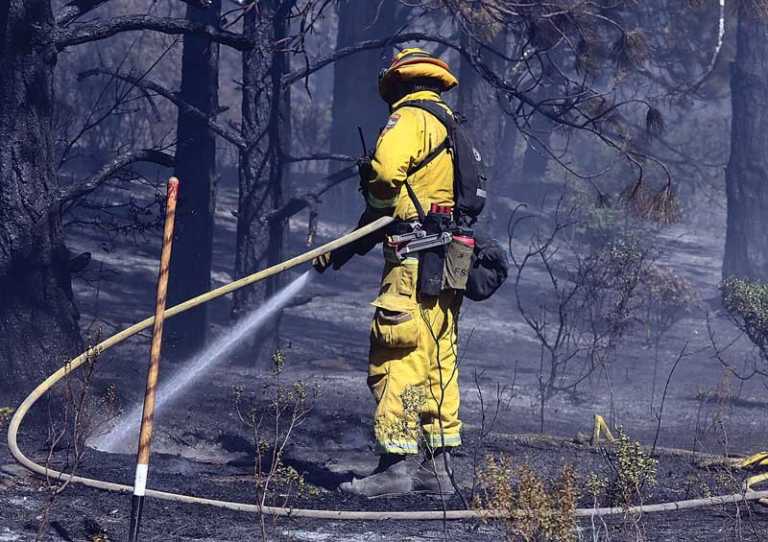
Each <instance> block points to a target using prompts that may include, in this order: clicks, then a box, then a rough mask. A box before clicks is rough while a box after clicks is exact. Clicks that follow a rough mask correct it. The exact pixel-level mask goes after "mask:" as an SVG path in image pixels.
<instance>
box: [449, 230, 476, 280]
mask: <svg viewBox="0 0 768 542" xmlns="http://www.w3.org/2000/svg"><path fill="white" fill-rule="evenodd" d="M474 252H475V247H474V240H473V239H471V238H463V237H458V236H454V238H453V241H451V243H450V244H449V245H448V246H446V247H445V267H444V270H443V289H444V290H447V289H450V290H465V289H466V288H467V277H468V276H469V270H470V269H471V268H472V255H473V254H474Z"/></svg>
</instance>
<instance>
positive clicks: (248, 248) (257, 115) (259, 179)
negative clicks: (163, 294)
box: [233, 0, 293, 345]
mask: <svg viewBox="0 0 768 542" xmlns="http://www.w3.org/2000/svg"><path fill="white" fill-rule="evenodd" d="M292 5H293V2H292V1H283V2H280V1H277V0H271V1H266V2H263V3H262V4H261V5H260V7H259V10H258V13H257V12H256V11H257V10H255V9H252V10H250V11H249V12H248V13H247V14H246V16H245V19H244V33H245V35H246V36H247V37H249V38H250V39H253V40H254V42H255V43H256V47H254V48H253V49H252V50H249V51H245V52H244V53H243V104H242V108H243V115H242V118H243V121H242V135H243V138H244V139H245V140H246V141H247V142H249V148H248V149H247V150H244V151H242V152H241V153H240V161H239V162H240V163H239V174H240V175H239V176H240V186H239V195H238V215H237V234H236V235H237V238H236V241H237V248H236V255H235V276H236V277H237V278H240V277H243V276H246V275H249V274H251V273H253V272H255V271H257V270H259V269H264V268H266V267H268V266H270V265H273V264H276V263H279V262H280V261H281V259H282V254H283V242H284V238H285V233H286V232H285V230H286V221H285V220H283V221H272V222H267V221H265V220H264V216H265V215H266V214H267V213H268V212H269V211H270V210H272V209H276V208H278V207H280V206H281V205H282V204H283V190H284V187H283V176H284V164H285V161H284V156H283V143H284V142H283V139H284V137H285V132H284V130H285V127H286V126H285V123H284V121H285V119H284V118H282V117H283V113H285V109H286V107H287V105H286V102H287V95H286V94H285V93H284V91H283V89H282V87H281V79H282V75H283V74H284V73H286V72H287V70H288V58H287V53H286V52H282V51H278V50H276V49H275V48H276V47H279V45H276V43H277V42H278V41H279V40H280V39H282V38H283V37H285V36H286V35H287V32H288V15H289V13H290V9H291V6H292ZM286 118H287V117H286ZM278 287H279V282H278V277H274V278H272V279H269V280H267V281H265V282H262V283H259V284H256V285H254V286H251V287H247V288H243V289H241V290H238V291H237V292H235V294H234V306H233V316H234V317H235V318H238V317H240V316H241V315H242V314H243V313H245V312H246V311H248V310H249V309H252V308H253V307H255V306H257V305H258V304H260V303H262V302H263V301H264V300H265V299H267V298H269V297H270V296H271V295H272V294H274V292H275V291H276V290H277V289H278ZM278 321H279V318H276V319H275V320H273V322H272V323H271V325H268V326H266V327H265V328H263V329H262V330H261V331H260V332H259V334H258V336H257V337H256V341H255V344H258V345H262V344H263V343H264V342H265V341H264V340H263V339H264V338H266V337H274V338H276V335H277V322H278Z"/></svg>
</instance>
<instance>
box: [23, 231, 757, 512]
mask: <svg viewBox="0 0 768 542" xmlns="http://www.w3.org/2000/svg"><path fill="white" fill-rule="evenodd" d="M390 222H392V218H390V217H383V218H380V219H378V220H376V221H375V222H372V223H371V224H368V225H367V226H364V227H363V228H360V229H358V230H355V231H354V232H352V233H349V234H347V235H345V236H343V237H340V238H339V239H336V240H335V241H332V242H330V243H327V244H325V245H323V246H321V247H318V248H316V249H313V250H310V251H309V252H306V253H304V254H301V255H299V256H296V257H294V258H292V259H290V260H287V261H285V262H283V263H281V264H278V265H275V266H272V267H270V268H268V269H265V270H263V271H259V272H257V273H254V274H252V275H249V276H247V277H244V278H242V279H239V280H236V281H234V282H230V283H229V284H226V285H224V286H222V287H220V288H217V289H215V290H211V291H210V292H207V293H205V294H202V295H199V296H197V297H194V298H192V299H189V300H187V301H185V302H183V303H181V304H179V305H176V306H174V307H171V308H169V309H166V311H165V317H166V318H170V317H172V316H175V315H177V314H180V313H182V312H184V311H187V310H190V309H192V308H194V307H197V306H198V305H202V304H203V303H207V302H209V301H211V300H213V299H216V298H219V297H221V296H223V295H226V294H228V293H231V292H234V291H235V290H238V289H240V288H243V287H244V286H248V285H250V284H254V283H256V282H259V281H261V280H264V279H266V278H268V277H271V276H273V275H276V274H278V273H282V272H283V271H287V270H288V269H291V268H292V267H295V266H297V265H301V264H303V263H306V262H309V261H311V260H313V259H314V258H316V257H318V256H320V255H322V254H325V253H326V252H329V251H332V250H336V249H338V248H341V247H343V246H346V245H348V244H350V243H352V242H354V241H357V240H358V239H360V238H362V237H364V236H366V235H368V234H369V233H373V232H375V231H377V230H380V229H381V228H383V227H384V226H386V225H387V224H389V223H390ZM153 323H154V317H150V318H147V319H145V320H142V321H141V322H139V323H137V324H134V325H132V326H131V327H129V328H127V329H124V330H123V331H121V332H119V333H117V334H115V335H113V336H111V337H109V338H108V339H106V340H104V341H102V342H101V343H99V344H97V345H96V346H93V347H91V348H89V349H88V350H87V351H85V352H83V353H82V354H80V355H79V356H77V357H76V358H74V359H72V360H71V361H69V362H68V363H66V364H65V365H64V366H63V367H61V368H60V369H59V370H57V371H56V372H54V373H53V374H51V375H50V376H49V377H48V378H46V379H45V380H44V381H43V382H42V383H41V384H39V385H38V386H37V387H36V388H35V389H34V390H33V391H32V392H31V393H30V394H29V395H28V396H27V398H26V399H24V401H23V402H22V403H21V405H19V407H18V408H17V409H16V411H15V412H14V415H13V418H11V421H10V424H9V426H8V447H9V449H10V450H11V453H12V454H13V457H14V458H15V459H16V461H18V462H19V463H20V464H21V465H22V466H24V467H25V468H27V469H29V470H30V471H32V472H34V473H37V474H40V475H42V476H46V477H52V478H57V479H59V480H62V481H67V480H68V481H71V482H75V483H78V484H83V485H85V486H88V487H93V488H96V489H102V490H106V491H116V492H118V493H132V491H133V487H132V486H128V485H124V484H117V483H114V482H106V481H103V480H96V479H93V478H86V477H84V476H74V475H71V474H67V473H64V472H61V471H57V470H53V469H50V468H48V467H45V466H43V465H40V464H38V463H35V462H34V461H32V460H31V459H29V458H28V457H27V456H25V455H24V453H23V452H22V451H21V449H19V445H18V432H19V428H20V427H21V423H22V421H23V420H24V417H25V416H26V415H27V413H28V412H29V409H30V408H32V406H33V405H34V404H35V403H36V402H37V401H38V400H39V399H40V398H41V397H42V396H43V395H44V394H45V393H46V392H47V391H48V390H50V389H51V388H52V387H53V386H54V385H55V384H56V383H57V382H59V381H60V380H62V379H63V378H65V377H66V376H67V375H69V374H70V373H71V372H72V371H74V370H75V369H77V368H78V367H80V366H82V365H83V364H84V363H86V361H88V360H89V359H97V356H98V355H99V354H101V353H102V352H104V351H106V350H108V349H109V348H112V347H113V346H115V345H117V344H119V343H121V342H123V341H125V340H126V339H128V338H129V337H132V336H133V335H136V334H137V333H139V332H140V331H143V330H145V329H147V328H148V327H150V326H152V325H153ZM146 495H147V497H155V498H157V499H163V500H168V501H175V502H183V503H189V504H205V505H209V506H216V507H218V508H226V509H229V510H239V511H243V512H251V513H262V514H268V515H274V516H285V517H303V518H311V519H325V520H366V521H370V520H387V519H399V520H428V521H429V520H431V521H440V520H466V519H481V518H501V517H506V516H508V515H509V512H506V511H498V510H449V511H446V512H442V511H440V510H434V511H408V512H379V511H376V512H365V511H351V510H309V509H301V508H284V507H276V506H260V505H258V504H249V503H242V502H232V501H222V500H217V499H206V498H204V497H194V496H191V495H182V494H179V493H170V492H166V491H157V490H152V489H147V491H146ZM763 498H768V491H754V490H752V489H751V488H750V487H745V490H744V492H742V493H735V494H732V495H720V496H715V497H708V498H703V499H690V500H683V501H675V502H668V503H660V504H650V505H643V506H634V507H630V508H623V507H606V508H580V509H578V510H577V511H576V515H577V516H578V517H590V516H609V515H621V514H639V513H652V512H669V511H677V510H687V509H691V508H701V507H705V506H717V505H724V504H732V503H740V502H746V501H753V500H759V499H763Z"/></svg>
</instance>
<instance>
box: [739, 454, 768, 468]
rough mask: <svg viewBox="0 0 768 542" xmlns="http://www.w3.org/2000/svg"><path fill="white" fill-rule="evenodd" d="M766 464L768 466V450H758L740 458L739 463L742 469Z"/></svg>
mask: <svg viewBox="0 0 768 542" xmlns="http://www.w3.org/2000/svg"><path fill="white" fill-rule="evenodd" d="M765 466H768V452H757V453H756V454H752V455H750V456H749V457H745V458H744V459H742V460H740V461H739V464H738V467H739V468H740V469H747V468H750V467H765Z"/></svg>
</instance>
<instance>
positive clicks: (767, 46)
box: [723, 3, 768, 281]
mask: <svg viewBox="0 0 768 542" xmlns="http://www.w3.org/2000/svg"><path fill="white" fill-rule="evenodd" d="M731 103H732V106H733V116H732V119H731V157H730V160H729V161H728V167H727V169H726V173H725V180H726V191H727V196H728V229H727V234H726V240H725V259H724V261H723V277H724V278H725V277H731V276H737V277H743V278H751V279H756V280H761V281H768V234H766V232H768V215H767V214H766V210H768V21H766V20H765V18H764V17H763V16H762V15H760V14H758V13H757V9H756V8H755V6H751V5H750V4H748V3H742V4H740V8H739V28H738V36H737V52H736V61H735V62H734V63H733V65H732V66H731Z"/></svg>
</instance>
